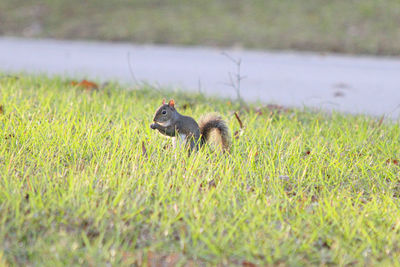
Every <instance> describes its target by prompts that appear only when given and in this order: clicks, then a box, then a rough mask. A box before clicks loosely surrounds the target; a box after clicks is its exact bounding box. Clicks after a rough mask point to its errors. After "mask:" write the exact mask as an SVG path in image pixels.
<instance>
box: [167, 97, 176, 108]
mask: <svg viewBox="0 0 400 267" xmlns="http://www.w3.org/2000/svg"><path fill="white" fill-rule="evenodd" d="M168 106H170V107H171V108H173V107H175V101H174V100H173V99H171V100H170V101H169V102H168Z"/></svg>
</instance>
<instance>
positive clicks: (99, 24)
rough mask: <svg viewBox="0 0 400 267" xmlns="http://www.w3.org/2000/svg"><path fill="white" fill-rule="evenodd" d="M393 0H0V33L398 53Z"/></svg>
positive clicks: (398, 14) (397, 11)
mask: <svg viewBox="0 0 400 267" xmlns="http://www.w3.org/2000/svg"><path fill="white" fill-rule="evenodd" d="M399 24H400V1H398V0H380V1H377V0H362V1H359V0H335V1H326V0H305V1H291V0H269V1H265V0H254V1H242V0H218V1H214V0H193V1H179V0H163V1H159V0H146V1H145V0H113V1H109V0H93V1H80V0H37V1H25V0H1V1H0V25H1V27H0V34H2V35H17V36H26V37H52V38H66V39H96V40H111V41H133V42H139V43H162V44H179V45H212V46H213V45H217V46H228V47H230V46H238V47H247V48H257V49H265V48H268V49H296V50H314V51H331V52H342V53H367V54H384V55H400V46H399V45H398V44H399V43H400V30H399Z"/></svg>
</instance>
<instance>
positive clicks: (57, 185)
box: [0, 75, 400, 266]
mask: <svg viewBox="0 0 400 267" xmlns="http://www.w3.org/2000/svg"><path fill="white" fill-rule="evenodd" d="M0 92H1V95H0V104H1V106H2V107H3V109H2V110H3V111H2V114H0V176H1V179H0V263H1V262H3V263H4V262H8V263H9V264H10V265H22V266H25V265H31V266H33V265H35V266H59V265H66V266H71V265H90V266H104V265H106V264H111V265H113V266H120V265H122V266H127V265H130V264H138V265H141V264H145V263H146V262H150V263H152V264H155V263H157V262H158V263H160V262H161V263H164V264H168V263H171V262H172V263H179V264H188V265H190V264H192V266H193V265H195V266H196V265H214V264H217V263H219V264H225V265H242V264H243V265H244V266H246V264H248V265H247V266H249V265H250V263H254V264H260V265H265V264H270V265H276V264H283V265H295V266H299V265H307V266H308V265H310V264H313V265H320V264H339V265H345V264H351V265H362V266H365V265H375V264H378V263H380V264H393V265H398V264H400V262H399V258H400V257H399V256H400V247H399V243H400V220H399V218H400V210H399V204H400V202H399V195H400V186H399V165H398V162H397V161H395V160H397V159H399V158H400V155H399V151H400V127H399V125H398V124H397V123H395V122H392V121H385V122H383V123H381V122H380V121H379V119H376V118H369V117H364V116H350V115H343V114H336V113H335V114H331V115H328V114H324V113H316V112H313V111H307V110H305V111H299V110H289V111H285V112H280V113H279V112H276V111H273V110H268V109H263V110H262V114H259V113H258V112H255V111H252V110H253V109H252V108H250V109H240V108H239V106H237V104H235V103H231V102H229V101H227V100H215V99H206V98H204V97H203V96H201V95H194V96H193V95H192V96H190V95H185V94H180V93H167V92H165V93H160V92H157V91H155V90H153V89H151V88H147V89H146V88H142V89H138V90H133V91H132V90H131V91H127V90H125V89H124V88H121V87H120V86H118V85H109V86H107V87H106V88H103V89H101V90H99V91H92V92H86V91H84V90H82V89H80V88H76V87H73V86H71V85H69V83H68V82H66V81H65V80H62V79H59V78H53V79H49V78H46V77H32V76H23V75H21V76H19V78H18V79H17V78H12V77H6V76H1V78H0ZM163 97H166V98H169V97H174V98H175V100H176V103H177V108H178V109H179V110H180V111H181V112H182V113H184V114H187V115H191V116H193V117H195V118H199V117H200V115H201V114H204V113H207V112H211V111H217V112H219V113H220V114H222V115H223V117H225V118H226V120H227V121H228V123H229V127H230V129H231V130H232V132H234V131H237V130H239V126H238V122H237V121H236V119H235V117H234V116H233V112H234V111H238V112H239V114H240V118H241V120H242V121H243V123H244V124H245V129H244V131H243V134H242V135H241V136H240V137H239V138H238V139H234V140H233V146H232V151H231V153H230V154H229V155H228V154H225V155H224V154H222V153H220V152H219V151H218V150H215V151H214V150H213V149H212V148H206V149H204V150H202V151H200V152H199V153H196V154H194V155H192V156H190V157H187V156H186V153H182V151H179V150H174V149H173V148H172V147H171V146H170V144H171V140H169V139H167V138H164V137H163V136H161V135H160V134H159V133H157V132H155V131H152V130H151V129H150V127H149V125H150V123H151V120H152V116H153V112H154V110H155V109H156V107H157V106H158V105H159V104H160V102H161V99H162V98H163ZM185 104H187V105H185ZM184 105H185V106H186V109H183V106H184ZM246 110H248V111H246ZM142 143H144V146H145V151H144V150H143V148H142ZM144 152H145V153H144Z"/></svg>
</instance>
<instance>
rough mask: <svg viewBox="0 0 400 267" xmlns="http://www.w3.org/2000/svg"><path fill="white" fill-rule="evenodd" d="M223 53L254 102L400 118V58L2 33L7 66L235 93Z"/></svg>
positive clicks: (2, 62) (2, 61) (0, 54)
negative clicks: (57, 39)
mask: <svg viewBox="0 0 400 267" xmlns="http://www.w3.org/2000/svg"><path fill="white" fill-rule="evenodd" d="M223 53H227V54H229V55H230V56H231V57H233V58H235V59H241V62H242V63H241V73H240V74H241V75H242V76H245V79H243V80H242V83H241V94H242V97H243V98H244V99H245V100H247V101H259V102H262V103H275V104H280V105H284V106H296V107H302V106H309V107H317V108H321V109H324V110H337V111H344V112H350V113H364V114H370V115H376V116H381V115H384V114H385V115H386V116H387V117H393V118H398V117H400V107H399V105H400V58H378V57H359V56H357V57H354V56H341V55H322V54H312V53H295V52H260V51H240V50H224V49H213V48H183V47H170V46H153V45H131V44H127V43H103V42H82V41H56V40H31V39H20V38H7V37H0V71H2V72H6V73H14V72H21V71H23V72H27V73H48V74H59V75H66V76H70V77H75V78H84V77H85V78H89V79H100V80H101V81H107V80H110V79H112V80H118V81H120V82H122V83H134V82H137V81H146V82H148V83H150V84H154V85H159V86H165V87H169V88H179V89H184V90H193V91H198V90H201V91H202V92H204V93H206V94H213V95H221V96H227V97H232V98H234V97H235V96H236V93H235V90H234V89H233V88H232V87H231V86H229V85H227V83H229V81H230V79H229V73H231V74H232V75H235V74H236V73H237V68H236V67H237V66H236V64H234V63H233V62H232V61H231V60H230V59H229V58H228V57H227V56H225V55H224V54H223ZM128 58H129V60H128ZM161 97H162V96H160V98H161Z"/></svg>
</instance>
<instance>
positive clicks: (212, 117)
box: [199, 114, 231, 151]
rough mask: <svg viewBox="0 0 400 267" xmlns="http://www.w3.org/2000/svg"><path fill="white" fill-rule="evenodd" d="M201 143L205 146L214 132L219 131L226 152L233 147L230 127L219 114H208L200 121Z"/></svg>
mask: <svg viewBox="0 0 400 267" xmlns="http://www.w3.org/2000/svg"><path fill="white" fill-rule="evenodd" d="M199 127H200V134H201V141H200V142H201V143H200V145H204V144H205V143H206V142H207V140H208V139H209V138H210V134H211V132H212V130H214V129H215V130H217V132H218V134H219V136H220V138H221V145H222V149H223V150H224V151H228V150H229V147H230V145H231V135H230V132H229V128H228V125H226V122H225V121H224V120H223V119H222V118H221V117H220V116H219V115H218V114H207V115H205V116H203V117H202V118H200V120H199Z"/></svg>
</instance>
